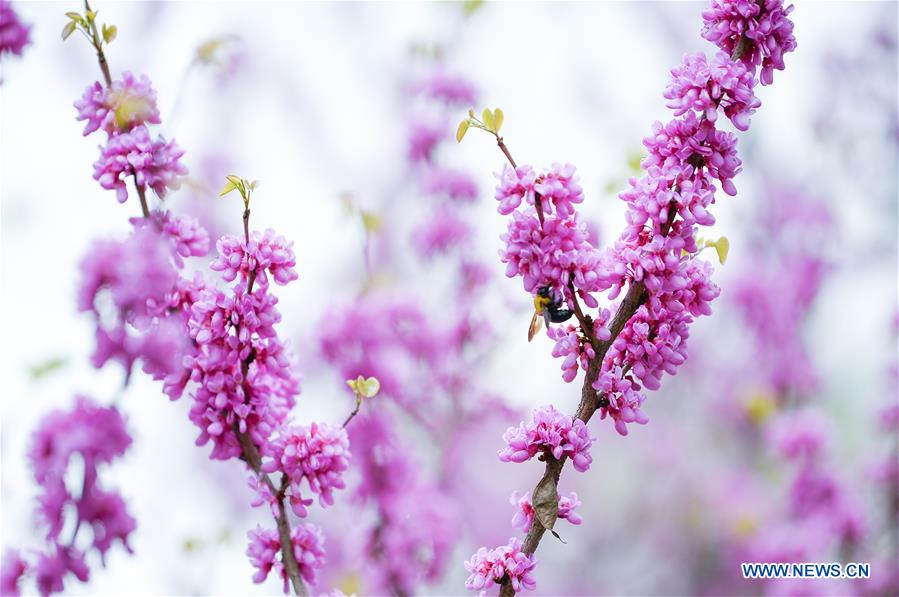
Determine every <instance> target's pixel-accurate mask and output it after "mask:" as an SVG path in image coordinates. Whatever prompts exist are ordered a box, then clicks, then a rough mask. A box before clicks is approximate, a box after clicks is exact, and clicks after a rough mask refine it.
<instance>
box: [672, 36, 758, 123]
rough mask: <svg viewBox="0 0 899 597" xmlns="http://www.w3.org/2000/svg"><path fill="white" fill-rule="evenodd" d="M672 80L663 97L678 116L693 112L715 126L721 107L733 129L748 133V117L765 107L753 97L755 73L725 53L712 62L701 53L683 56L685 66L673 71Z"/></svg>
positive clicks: (719, 53) (716, 55)
mask: <svg viewBox="0 0 899 597" xmlns="http://www.w3.org/2000/svg"><path fill="white" fill-rule="evenodd" d="M671 77H672V78H671V82H670V83H669V84H668V87H666V88H665V93H664V96H665V98H666V99H668V100H669V101H668V107H669V108H671V109H673V110H674V115H675V116H682V115H683V114H685V113H687V112H689V111H690V110H693V111H695V112H696V113H697V114H698V115H700V116H705V118H706V120H708V121H709V122H715V120H716V119H717V117H718V108H719V107H721V108H723V110H724V115H725V116H727V117H728V118H729V119H730V121H731V122H733V123H734V126H735V127H737V128H738V129H739V130H741V131H745V130H748V129H749V117H750V116H752V114H753V112H755V110H756V108H758V107H759V106H761V105H762V102H761V101H759V99H758V98H757V97H755V95H754V94H753V87H755V77H754V76H753V74H752V72H750V71H748V70H746V66H745V65H744V64H743V63H742V62H734V61H733V60H731V59H730V57H729V56H728V55H727V54H725V53H724V52H718V53H717V54H715V56H714V57H712V60H711V62H709V60H708V59H707V58H706V55H705V54H703V53H702V52H699V53H697V54H692V55H687V56H684V62H683V64H682V65H681V66H678V67H677V68H674V69H672V70H671Z"/></svg>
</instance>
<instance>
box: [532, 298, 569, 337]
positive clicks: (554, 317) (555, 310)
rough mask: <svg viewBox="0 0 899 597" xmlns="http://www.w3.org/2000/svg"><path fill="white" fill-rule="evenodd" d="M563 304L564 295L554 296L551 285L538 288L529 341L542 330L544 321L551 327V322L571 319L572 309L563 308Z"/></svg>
mask: <svg viewBox="0 0 899 597" xmlns="http://www.w3.org/2000/svg"><path fill="white" fill-rule="evenodd" d="M563 304H564V301H563V300H562V297H556V296H554V295H553V293H552V289H550V287H549V286H544V287H542V288H540V289H539V290H537V294H536V295H535V296H534V316H533V317H531V325H530V327H529V328H528V342H530V341H531V340H533V339H534V336H536V335H537V332H539V331H540V323H541V322H542V321H545V322H546V326H547V327H549V324H551V323H562V322H564V321H568V320H569V319H571V316H572V315H574V313H573V312H572V311H571V310H570V309H563V308H562V305H563Z"/></svg>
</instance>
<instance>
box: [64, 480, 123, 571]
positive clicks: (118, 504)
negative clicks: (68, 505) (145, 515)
mask: <svg viewBox="0 0 899 597" xmlns="http://www.w3.org/2000/svg"><path fill="white" fill-rule="evenodd" d="M76 504H77V509H78V516H79V518H80V519H81V521H82V524H87V525H90V526H91V527H92V528H93V546H94V548H95V549H96V550H97V551H99V552H100V557H101V558H105V556H106V552H107V551H109V548H110V547H112V544H113V542H114V541H115V540H119V541H121V542H122V544H123V545H124V546H125V549H126V550H128V552H129V553H130V552H131V547H130V546H129V545H128V536H129V535H130V534H131V533H132V532H133V531H134V530H135V529H136V528H137V521H136V520H134V518H133V517H132V516H131V515H130V514H128V510H127V507H126V505H125V500H123V499H122V496H120V495H119V494H118V493H116V492H111V491H103V490H100V489H98V488H96V487H93V488H91V490H90V491H88V492H87V493H86V494H85V495H83V496H81V499H79V500H78V501H77V502H76Z"/></svg>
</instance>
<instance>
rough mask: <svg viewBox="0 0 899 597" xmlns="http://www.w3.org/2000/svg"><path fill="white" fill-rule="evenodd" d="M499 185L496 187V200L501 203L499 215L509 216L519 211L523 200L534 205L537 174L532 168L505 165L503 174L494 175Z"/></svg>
mask: <svg viewBox="0 0 899 597" xmlns="http://www.w3.org/2000/svg"><path fill="white" fill-rule="evenodd" d="M494 176H496V178H497V179H499V183H498V184H497V185H496V194H495V197H496V200H497V201H499V213H501V214H502V215H504V216H505V215H509V214H510V213H512V212H513V211H514V210H516V209H518V206H519V205H521V202H522V200H524V201H525V202H526V203H529V204H531V205H533V204H534V185H535V184H536V182H537V174H536V173H535V172H534V169H533V168H531V167H530V166H518V168H512V167H511V166H509V165H508V164H504V165H503V170H502V172H496V173H495V174H494Z"/></svg>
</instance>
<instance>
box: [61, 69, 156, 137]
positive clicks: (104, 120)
mask: <svg viewBox="0 0 899 597" xmlns="http://www.w3.org/2000/svg"><path fill="white" fill-rule="evenodd" d="M75 108H76V109H77V110H78V116H76V118H75V119H76V120H86V121H87V124H85V125H84V134H85V135H89V134H90V133H92V132H94V131H96V130H97V129H99V128H101V127H102V128H103V130H104V131H106V133H107V134H109V135H116V134H119V133H122V132H127V131H129V130H131V129H132V128H133V127H135V126H139V125H142V124H145V123H150V124H159V123H160V122H162V121H161V120H160V118H159V109H158V108H157V106H156V91H155V90H154V89H153V84H152V83H151V82H150V79H149V77H147V75H141V76H140V77H135V76H134V75H133V74H131V73H130V72H128V71H125V72H124V73H122V78H121V79H120V80H117V81H113V83H112V86H111V87H110V88H109V89H106V88H104V87H103V86H102V85H101V84H100V83H99V82H97V81H95V82H94V83H93V84H92V85H89V86H88V88H87V89H86V90H85V91H84V95H83V96H82V97H81V99H80V100H78V101H77V102H75Z"/></svg>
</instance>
